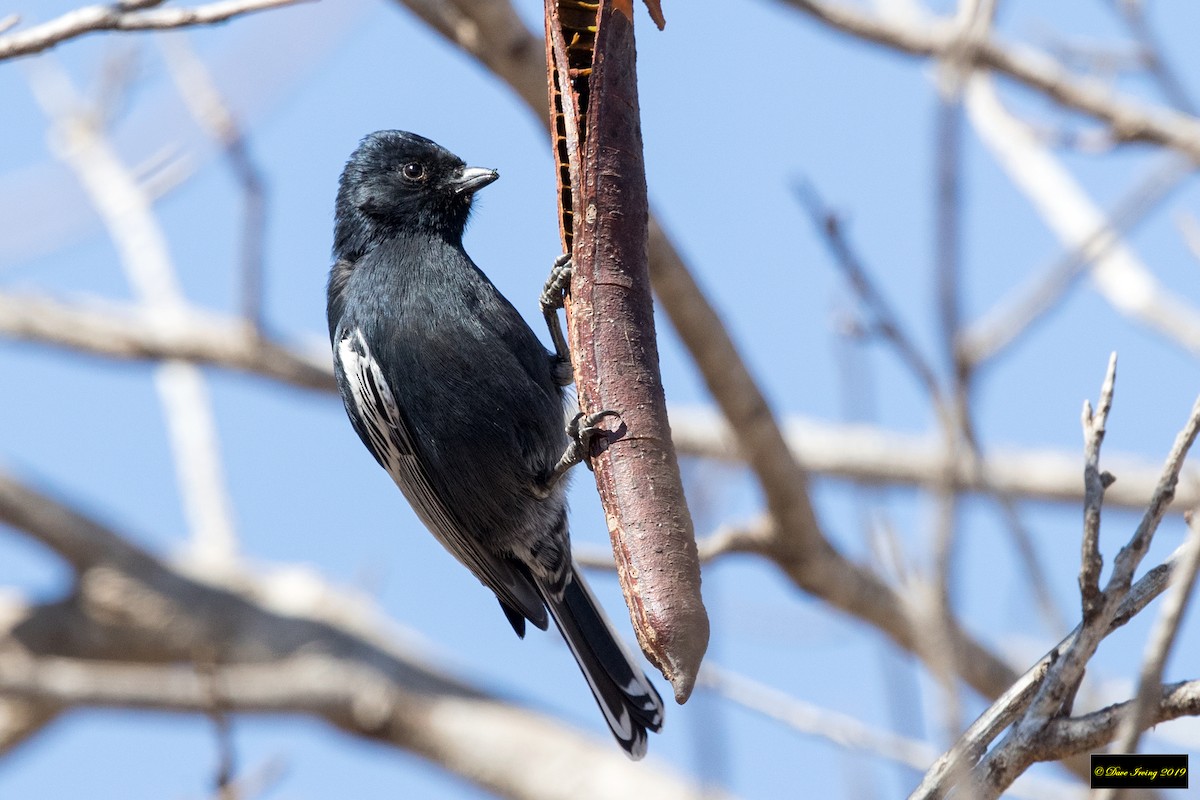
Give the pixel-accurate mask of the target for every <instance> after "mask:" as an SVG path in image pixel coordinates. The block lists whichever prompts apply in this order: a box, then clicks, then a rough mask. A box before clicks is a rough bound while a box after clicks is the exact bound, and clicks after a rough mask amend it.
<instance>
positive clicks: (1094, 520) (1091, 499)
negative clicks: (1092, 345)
mask: <svg viewBox="0 0 1200 800" xmlns="http://www.w3.org/2000/svg"><path fill="white" fill-rule="evenodd" d="M1116 380H1117V354H1116V353H1113V354H1112V356H1110V357H1109V359H1108V370H1107V372H1106V373H1105V376H1104V383H1103V384H1102V385H1101V387H1100V400H1099V403H1098V405H1097V408H1096V410H1095V412H1093V411H1092V404H1091V403H1090V402H1088V401H1087V400H1084V401H1083V415H1082V416H1083V419H1082V424H1083V439H1084V447H1083V486H1084V490H1083V544H1082V553H1081V556H1080V559H1079V562H1080V567H1079V595H1080V597H1081V599H1082V602H1083V609H1082V610H1083V619H1085V620H1087V619H1090V618H1091V616H1092V615H1093V614H1095V613H1096V609H1097V606H1098V604H1099V602H1100V569H1101V567H1102V566H1103V564H1104V561H1103V559H1102V558H1101V557H1100V508H1101V506H1102V505H1103V503H1104V491H1105V489H1107V488H1108V487H1109V486H1110V485H1111V484H1112V482H1113V480H1114V479H1113V477H1112V475H1110V474H1109V473H1107V472H1103V473H1102V472H1101V471H1100V446H1101V445H1102V444H1103V443H1104V433H1105V425H1106V424H1107V422H1108V412H1109V411H1110V410H1111V409H1112V400H1113V388H1114V386H1115V384H1116Z"/></svg>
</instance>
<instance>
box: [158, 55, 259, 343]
mask: <svg viewBox="0 0 1200 800" xmlns="http://www.w3.org/2000/svg"><path fill="white" fill-rule="evenodd" d="M160 42H161V45H162V50H163V55H164V56H166V61H167V66H168V68H169V69H170V71H171V75H172V77H173V78H174V79H175V85H176V87H177V88H178V89H179V94H180V95H181V96H182V97H183V100H184V102H185V103H186V104H187V107H188V110H189V111H191V113H192V117H193V118H194V119H195V120H196V122H197V123H199V124H200V126H201V127H202V128H204V130H205V131H207V132H208V135H209V136H211V137H212V138H213V139H214V140H215V141H216V142H217V143H218V144H220V145H221V147H222V149H223V150H224V151H225V158H226V160H227V161H228V162H229V167H230V169H231V170H232V171H233V174H234V176H235V177H236V178H237V181H238V183H240V184H241V187H242V209H241V213H240V215H239V216H240V217H241V223H242V242H241V264H240V273H241V276H240V277H241V281H240V283H241V286H240V290H241V297H240V300H241V303H240V305H241V310H242V317H243V318H244V319H245V320H246V321H247V322H248V323H250V325H252V326H253V328H254V330H255V331H261V330H262V327H263V324H262V323H263V320H262V303H263V267H264V262H265V258H264V256H263V241H264V237H265V234H266V231H265V228H266V192H265V189H264V186H263V177H262V173H261V171H260V170H259V168H258V165H257V164H255V162H254V159H253V158H252V157H251V156H250V147H249V144H248V143H247V141H246V137H245V135H244V134H243V132H242V128H241V126H239V125H238V122H237V119H236V118H235V117H234V115H233V112H232V111H231V110H230V108H229V106H228V104H227V103H226V102H225V100H224V99H223V98H222V97H221V93H220V92H219V91H218V90H217V87H216V85H215V84H214V82H213V79H212V75H210V74H209V72H208V68H207V67H205V65H204V62H203V61H201V60H200V58H199V57H198V56H197V55H196V53H195V51H193V50H192V48H191V46H190V45H189V44H188V40H187V38H186V34H182V33H180V34H176V35H175V36H173V37H162V38H161V39H160Z"/></svg>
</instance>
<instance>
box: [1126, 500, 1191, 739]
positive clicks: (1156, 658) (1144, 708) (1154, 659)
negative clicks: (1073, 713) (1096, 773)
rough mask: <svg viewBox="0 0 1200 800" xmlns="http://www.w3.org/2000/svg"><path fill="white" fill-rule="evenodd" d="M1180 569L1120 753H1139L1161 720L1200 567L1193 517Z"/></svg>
mask: <svg viewBox="0 0 1200 800" xmlns="http://www.w3.org/2000/svg"><path fill="white" fill-rule="evenodd" d="M1180 550H1181V552H1180V556H1179V561H1178V564H1177V566H1176V567H1175V569H1174V570H1172V572H1171V587H1170V589H1169V590H1168V592H1167V597H1166V599H1165V600H1164V601H1163V605H1162V608H1161V609H1160V610H1159V615H1158V620H1157V621H1156V622H1155V625H1154V629H1153V630H1152V631H1151V632H1150V636H1149V638H1148V639H1147V642H1146V655H1145V657H1144V658H1143V661H1142V669H1141V675H1140V678H1139V681H1138V690H1137V694H1136V695H1135V696H1134V702H1133V705H1132V707H1131V708H1130V709H1129V710H1128V711H1127V712H1126V714H1125V721H1124V722H1123V723H1122V725H1121V730H1120V732H1119V734H1118V736H1117V747H1116V752H1118V753H1135V752H1137V745H1138V740H1139V739H1140V738H1141V735H1142V731H1144V730H1146V729H1147V728H1148V727H1150V726H1151V725H1153V724H1154V723H1155V722H1156V721H1157V716H1158V714H1157V712H1158V706H1159V703H1160V698H1161V695H1162V690H1163V684H1162V676H1163V668H1164V667H1165V665H1166V661H1167V656H1168V654H1169V653H1170V652H1171V648H1172V646H1174V644H1175V637H1176V634H1177V633H1178V632H1179V623H1180V622H1181V621H1182V620H1183V614H1184V611H1185V610H1186V609H1187V606H1188V603H1189V602H1190V601H1191V599H1192V588H1193V587H1194V586H1195V584H1196V570H1197V568H1200V525H1197V521H1196V520H1195V519H1194V518H1193V519H1192V520H1191V521H1190V524H1189V526H1188V538H1187V540H1186V541H1185V542H1184V544H1183V546H1182V547H1181V548H1180Z"/></svg>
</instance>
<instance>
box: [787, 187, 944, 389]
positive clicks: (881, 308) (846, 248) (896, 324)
mask: <svg viewBox="0 0 1200 800" xmlns="http://www.w3.org/2000/svg"><path fill="white" fill-rule="evenodd" d="M795 192H796V196H797V197H798V198H799V200H800V205H801V206H803V208H804V209H805V210H806V211H807V212H808V216H809V219H810V220H811V221H812V223H813V227H815V228H816V230H817V232H818V233H819V234H820V236H821V239H822V241H824V242H825V245H826V247H828V248H829V252H830V255H832V256H833V263H834V264H835V265H836V266H837V267H838V269H840V270H841V272H842V275H843V276H844V277H845V278H846V282H847V283H849V284H850V287H851V288H852V289H853V290H854V294H855V295H857V296H858V299H859V301H860V302H861V303H862V304H863V305H864V306H865V307H866V308H867V310H868V311H869V312H870V319H868V320H867V322H866V326H867V329H868V330H869V331H871V332H874V333H878V334H879V336H881V337H882V338H883V341H885V342H886V343H887V344H888V345H890V346H891V348H892V349H893V350H894V351H895V353H896V355H897V356H898V357H899V358H900V361H901V363H902V364H904V366H905V367H907V368H908V371H909V372H911V373H912V375H913V377H914V378H916V380H917V382H918V383H919V384H920V385H921V387H922V388H923V389H924V390H925V391H926V392H927V393H928V394H929V396H930V398H931V399H932V400H933V401H934V404H935V405H937V406H939V407H941V406H943V405H944V402H945V401H944V400H943V398H942V389H941V387H940V386H939V384H938V378H937V373H935V372H934V369H933V366H932V365H931V364H930V363H929V360H928V359H927V358H925V356H924V354H923V353H922V352H921V348H919V347H918V346H917V344H916V342H915V341H913V338H912V337H911V336H909V335H908V333H907V331H905V329H904V326H903V324H902V323H901V321H900V317H899V315H898V314H896V312H895V311H894V310H893V309H892V306H891V303H889V302H888V300H887V298H886V297H884V295H883V293H882V292H881V291H879V289H878V287H876V285H875V282H874V281H873V280H872V279H871V277H870V275H868V274H867V270H866V268H865V267H864V266H863V264H862V261H861V260H860V259H859V258H858V255H857V254H856V253H855V252H854V250H853V249H852V248H851V246H850V243H849V242H848V241H847V239H846V235H845V233H844V232H843V230H842V221H841V218H840V217H839V216H838V214H837V212H835V211H834V210H833V209H831V208H829V207H828V206H826V205H825V203H824V201H823V200H822V199H821V196H820V194H819V193H818V192H817V189H816V187H815V186H813V185H812V184H811V183H809V182H807V181H803V182H801V183H799V184H797V185H796V187H795Z"/></svg>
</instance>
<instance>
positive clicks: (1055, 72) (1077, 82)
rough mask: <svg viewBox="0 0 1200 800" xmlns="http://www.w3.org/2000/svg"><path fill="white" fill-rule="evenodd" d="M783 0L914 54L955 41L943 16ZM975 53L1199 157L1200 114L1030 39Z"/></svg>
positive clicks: (1075, 104)
mask: <svg viewBox="0 0 1200 800" xmlns="http://www.w3.org/2000/svg"><path fill="white" fill-rule="evenodd" d="M780 1H781V2H782V3H784V4H785V5H790V6H792V7H794V8H797V9H799V10H801V11H803V12H805V13H807V14H809V15H810V16H812V17H813V18H815V19H817V20H819V21H820V22H823V23H825V24H826V25H829V26H830V27H833V28H836V29H838V30H840V31H843V32H844V33H848V34H850V35H852V36H855V37H858V38H860V39H865V40H867V41H870V42H875V43H876V44H881V45H885V46H887V47H890V48H892V49H895V50H900V51H902V52H905V53H908V54H910V55H915V56H925V57H929V56H935V57H945V56H946V55H947V54H948V53H949V52H950V51H951V49H952V48H953V47H954V46H955V36H956V32H957V31H956V29H955V26H953V25H952V24H951V23H949V22H948V21H946V20H944V19H933V20H930V21H928V22H924V21H923V22H922V23H921V24H919V25H918V24H913V23H900V22H896V21H893V20H886V21H885V20H883V19H881V18H879V17H877V16H875V15H873V14H869V13H865V12H863V11H860V10H858V9H857V8H854V7H853V6H851V5H849V4H848V3H844V2H838V3H830V2H824V0H780ZM971 58H972V60H973V62H974V64H975V66H976V67H983V68H987V69H991V70H995V71H997V72H1000V73H1003V74H1005V75H1007V76H1008V77H1010V78H1013V79H1015V80H1017V81H1019V82H1021V83H1023V84H1025V85H1026V86H1028V87H1029V88H1031V89H1035V90H1037V91H1039V92H1041V93H1043V94H1045V95H1046V96H1047V97H1049V98H1050V99H1052V100H1054V101H1056V102H1058V103H1059V104H1061V105H1063V106H1066V107H1068V108H1073V109H1075V110H1076V111H1081V112H1083V113H1084V114H1087V115H1089V116H1092V117H1095V118H1096V119H1099V120H1101V121H1103V122H1105V123H1106V124H1108V125H1109V126H1110V127H1111V128H1112V129H1113V131H1114V133H1115V135H1116V136H1117V137H1118V138H1120V139H1122V140H1125V141H1143V142H1150V143H1153V144H1159V145H1163V146H1165V147H1169V148H1171V149H1174V150H1177V151H1179V152H1180V153H1182V154H1184V155H1186V156H1188V157H1189V158H1190V159H1192V160H1193V161H1200V120H1197V119H1196V118H1194V117H1191V116H1188V115H1186V114H1181V113H1179V112H1177V111H1173V110H1171V109H1168V108H1162V107H1159V106H1150V105H1147V104H1144V103H1142V102H1140V101H1138V100H1134V99H1131V98H1129V97H1126V96H1123V95H1121V94H1118V93H1115V92H1113V91H1112V89H1111V87H1109V86H1108V85H1106V84H1104V83H1103V82H1101V81H1099V80H1095V79H1091V78H1080V77H1078V76H1076V75H1074V74H1072V73H1071V72H1069V71H1068V70H1066V69H1064V68H1063V67H1062V65H1061V64H1059V63H1058V62H1057V61H1056V60H1055V59H1054V58H1052V57H1051V56H1049V55H1047V54H1046V53H1043V52H1041V51H1038V50H1036V49H1034V48H1031V47H1028V46H1026V45H1011V44H1005V43H1002V42H1000V41H997V40H996V39H994V38H992V39H987V40H984V41H981V42H978V43H977V44H976V46H975V48H974V49H973V51H972V54H971Z"/></svg>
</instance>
